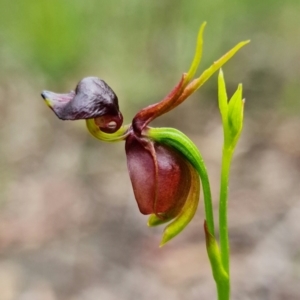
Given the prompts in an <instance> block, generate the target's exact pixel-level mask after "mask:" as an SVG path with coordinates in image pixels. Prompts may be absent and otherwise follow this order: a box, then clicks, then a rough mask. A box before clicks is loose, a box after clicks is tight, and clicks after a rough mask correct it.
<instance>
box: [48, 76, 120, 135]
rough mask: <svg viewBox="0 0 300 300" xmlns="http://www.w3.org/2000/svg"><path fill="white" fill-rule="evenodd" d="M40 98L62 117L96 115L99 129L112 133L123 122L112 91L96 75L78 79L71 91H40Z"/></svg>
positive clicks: (89, 116) (72, 117)
mask: <svg viewBox="0 0 300 300" xmlns="http://www.w3.org/2000/svg"><path fill="white" fill-rule="evenodd" d="M42 97H43V98H44V99H45V100H46V101H47V104H48V105H49V106H50V108H51V109H52V110H53V111H54V113H55V114H56V115H57V116H58V118H60V119H62V120H79V119H93V118H96V120H95V121H96V123H97V124H98V125H99V127H100V129H101V130H102V131H104V132H107V133H113V132H116V131H117V130H118V129H119V128H120V127H121V125H122V123H123V117H122V114H121V112H120V111H119V104H118V98H117V96H116V94H115V93H114V92H113V90H112V89H111V88H110V87H109V86H108V85H107V84H106V83H105V82H104V81H103V80H101V79H99V78H97V77H86V78H84V79H82V80H81V81H80V82H79V83H78V85H77V87H76V89H75V92H74V91H71V92H70V93H68V94H56V93H52V92H49V91H43V93H42Z"/></svg>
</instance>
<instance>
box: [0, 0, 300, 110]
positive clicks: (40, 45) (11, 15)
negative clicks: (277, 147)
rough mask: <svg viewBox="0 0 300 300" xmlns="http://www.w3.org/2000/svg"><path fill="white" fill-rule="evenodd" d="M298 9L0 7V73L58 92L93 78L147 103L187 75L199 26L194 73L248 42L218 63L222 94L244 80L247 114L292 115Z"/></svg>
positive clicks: (289, 4) (272, 1)
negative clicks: (200, 56)
mask: <svg viewBox="0 0 300 300" xmlns="http://www.w3.org/2000/svg"><path fill="white" fill-rule="evenodd" d="M299 9H300V2H299V1H296V0H290V1H285V2H282V1H279V0H266V1H256V2H253V1H252V0H242V1H237V0H231V1H221V0H213V1H211V0H202V1H198V0H188V1H185V0H179V1H174V0H166V1H137V0H130V1H129V0H127V1H126V0H122V1H120V0H119V1H117V0H112V1H99V0H89V1H82V0H72V1H71V0H52V1H36V0H26V1H10V0H0V22H1V23H0V25H1V31H0V43H1V44H0V63H1V71H0V72H1V74H2V76H7V74H8V73H10V72H12V70H14V71H18V70H20V69H23V70H24V69H25V72H27V71H28V74H29V75H30V76H32V77H33V78H34V77H35V76H39V75H40V74H41V73H42V74H43V76H45V77H46V78H48V79H50V80H51V81H53V82H54V85H58V86H61V85H62V86H64V82H66V81H67V82H69V81H70V79H72V80H76V81H77V80H78V79H80V78H82V77H83V76H86V75H96V76H99V77H102V78H104V79H107V80H108V81H109V82H110V84H111V85H112V86H113V87H114V88H115V89H116V90H117V93H118V91H120V92H121V93H122V94H123V97H125V98H126V99H128V101H129V102H130V103H131V102H132V103H136V102H137V103H138V102H140V101H142V102H147V103H148V102H153V99H156V100H159V99H157V95H162V96H163V95H164V93H166V92H167V91H168V90H169V89H170V88H171V87H172V85H173V84H174V83H175V82H176V81H177V80H178V78H179V77H180V75H181V73H182V72H184V71H187V70H186V69H187V67H188V66H189V63H190V60H191V58H192V55H193V51H194V47H195V38H196V34H197V30H198V27H199V26H200V24H201V23H202V22H203V21H207V22H208V26H207V29H206V32H205V45H204V61H203V64H204V66H203V67H202V68H204V67H206V66H207V65H208V64H210V62H211V61H212V60H215V59H217V58H218V57H219V56H220V55H222V54H223V53H224V52H225V51H226V50H228V49H229V48H230V47H232V46H233V45H234V44H235V43H237V42H238V41H240V40H245V39H251V40H252V43H251V45H250V46H248V47H247V49H245V50H243V51H242V53H241V54H239V55H238V57H236V58H235V62H232V63H230V65H229V66H228V67H227V66H226V70H225V73H226V75H227V76H226V77H227V78H228V79H229V82H228V84H229V90H230V88H231V86H232V90H233V88H234V87H235V86H236V84H237V82H236V81H235V82H232V83H231V82H230V78H235V80H238V81H239V82H240V81H243V82H244V85H245V88H246V90H245V94H246V97H247V98H249V99H250V98H251V103H250V104H249V106H250V107H249V109H251V107H253V108H254V109H255V107H257V105H258V104H259V105H262V108H263V107H266V108H270V105H271V106H272V107H276V109H280V110H282V111H284V112H289V111H290V113H293V112H294V111H295V109H294V107H298V104H297V103H299V101H297V100H296V97H295V95H294V93H293V92H292V91H290V90H289V88H288V87H289V86H292V89H291V90H295V91H296V90H297V85H296V88H293V85H294V84H293V82H295V80H294V78H295V76H299V75H300V74H299V68H297V67H299V63H298V56H299V54H298V53H299V47H300V45H299V34H297V33H299V28H300V22H299V18H298V14H297V12H298V11H299ZM200 68H201V67H200ZM231 73H232V76H231ZM233 73H234V74H233ZM73 78H74V79H73ZM211 86H212V85H211ZM213 86H214V88H215V87H216V84H215V82H214V83H213ZM247 89H248V91H247ZM287 90H288V91H287ZM214 92H215V90H214ZM291 94H292V95H291ZM266 95H269V97H267V99H266ZM279 95H282V97H281V98H280V99H279V98H278V96H279ZM274 96H275V97H276V98H278V99H277V101H276V100H274ZM287 98H288V99H287ZM291 98H293V99H295V100H293V99H291ZM283 101H286V102H287V103H288V107H292V109H291V110H289V108H287V109H286V108H284V107H285V106H286V105H285V102H284V103H282V102H283ZM262 103H263V104H262ZM274 103H275V105H274ZM277 104H278V105H277ZM140 105H141V106H143V103H141V104H140ZM247 105H248V104H247Z"/></svg>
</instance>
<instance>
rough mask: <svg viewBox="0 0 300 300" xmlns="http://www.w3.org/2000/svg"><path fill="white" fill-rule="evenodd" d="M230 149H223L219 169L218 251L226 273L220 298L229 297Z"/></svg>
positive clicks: (231, 152)
mask: <svg viewBox="0 0 300 300" xmlns="http://www.w3.org/2000/svg"><path fill="white" fill-rule="evenodd" d="M232 154H233V151H232V149H230V148H229V149H228V148H225V147H224V149H223V155H222V170H221V187H220V204H219V226H220V252H221V261H222V265H223V267H224V270H225V271H226V273H227V274H228V297H227V298H224V297H223V298H220V299H229V290H230V268H229V236H228V221H227V204H228V183H229V172H230V164H231V159H232Z"/></svg>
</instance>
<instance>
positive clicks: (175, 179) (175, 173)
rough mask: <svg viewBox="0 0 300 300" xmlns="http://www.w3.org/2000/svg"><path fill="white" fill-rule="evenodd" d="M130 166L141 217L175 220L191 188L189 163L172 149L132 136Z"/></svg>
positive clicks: (127, 149) (129, 150) (128, 142)
mask: <svg viewBox="0 0 300 300" xmlns="http://www.w3.org/2000/svg"><path fill="white" fill-rule="evenodd" d="M126 154H127V165H128V170H129V175H130V179H131V182H132V186H133V191H134V195H135V198H136V200H137V204H138V207H139V209H140V211H141V213H142V214H152V213H154V214H156V215H157V216H159V217H161V218H162V219H165V218H169V217H175V216H176V215H178V213H179V212H180V210H181V209H182V207H183V205H184V203H185V201H186V198H187V195H188V192H189V190H190V186H191V174H190V171H189V168H188V165H187V162H186V161H185V160H184V158H182V157H181V156H180V155H179V154H178V153H177V152H176V151H175V150H173V149H172V148H170V147H168V146H165V145H161V144H158V143H156V142H153V141H151V140H145V139H142V138H139V137H137V136H135V135H134V133H132V134H131V135H130V136H129V137H128V138H127V139H126Z"/></svg>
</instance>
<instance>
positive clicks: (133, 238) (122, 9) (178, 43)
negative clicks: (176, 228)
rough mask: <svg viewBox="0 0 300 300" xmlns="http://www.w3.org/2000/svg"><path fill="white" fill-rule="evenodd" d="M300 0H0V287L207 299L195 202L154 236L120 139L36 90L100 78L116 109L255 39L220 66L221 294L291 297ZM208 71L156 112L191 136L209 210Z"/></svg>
mask: <svg viewBox="0 0 300 300" xmlns="http://www.w3.org/2000/svg"><path fill="white" fill-rule="evenodd" d="M299 12H300V2H299V1H298V0H290V1H279V0H273V1H271V0H265V1H252V0H240V1H234V0H230V1H224V0H223V1H221V0H202V1H197V0H179V1H174V0H165V1H137V0H119V1H116V0H111V1H99V0H89V1H80V0H72V1H67V0H65V1H62V0H52V1H36V0H26V1H10V0H0V154H1V155H0V300H15V299H16V300H57V299H59V300H60V299H63V300H94V299H97V300H98V299H101V300H114V299H124V300H127V299H128V300H129V299H130V300H132V299H138V300H148V299H157V300H160V299H170V300H182V299H188V300H193V299H202V300H206V299H207V300H211V299H216V294H215V286H214V282H213V279H212V276H211V271H210V266H209V263H208V259H207V256H206V249H205V242H204V233H203V229H202V226H203V219H204V214H203V202H202V203H201V205H200V207H199V210H198V212H197V215H196V217H195V218H194V219H193V221H192V222H191V224H190V225H189V226H188V227H187V228H186V230H185V231H184V232H183V233H182V234H181V235H180V236H178V237H177V238H176V239H174V240H173V241H172V242H170V243H169V244H168V245H166V246H165V247H164V248H162V249H159V248H158V245H159V242H160V238H161V233H162V230H163V228H155V229H153V228H152V229H149V228H147V226H146V222H147V217H145V216H143V215H141V214H140V213H139V211H138V208H137V205H136V203H135V199H134V197H133V192H132V188H131V183H130V181H129V176H128V173H127V169H126V158H125V153H124V145H123V144H122V143H115V144H105V143H101V142H99V141H97V140H96V139H94V138H93V137H92V136H91V135H90V134H89V133H88V132H87V130H86V128H85V123H84V122H83V121H82V122H81V121H78V122H62V121H60V120H58V119H57V118H56V117H55V115H54V114H53V113H52V112H51V111H50V110H49V108H47V106H46V105H45V103H44V101H43V99H42V98H41V96H40V93H41V91H42V90H43V89H47V90H52V91H56V92H68V91H69V90H71V89H74V88H75V86H76V84H77V82H78V81H79V80H80V79H81V78H83V77H85V76H98V77H100V78H102V79H104V80H105V81H106V82H107V83H108V84H109V85H110V86H111V87H112V88H113V90H114V91H115V92H116V94H117V95H118V97H119V104H120V107H121V110H122V112H123V115H124V118H125V123H129V122H130V121H131V119H132V117H133V116H134V115H135V113H136V112H137V111H138V110H139V109H141V108H142V107H144V106H146V105H149V104H151V103H154V102H157V101H159V100H160V99H162V98H163V97H164V96H165V95H166V94H167V93H168V92H169V91H170V89H171V88H172V87H173V86H174V85H175V84H176V83H177V82H178V80H179V78H180V76H181V74H182V73H183V72H184V71H187V69H188V67H189V65H190V62H191V60H192V57H193V54H194V48H195V41H196V36H197V32H198V28H199V26H200V24H201V23H202V22H203V21H207V22H208V25H207V27H206V30H205V36H204V55H203V60H202V63H201V66H200V69H201V70H203V69H204V68H206V67H208V66H209V65H210V64H211V62H212V61H214V60H216V59H217V58H219V57H220V56H221V55H223V54H224V53H225V52H226V51H227V50H229V49H230V48H231V47H232V46H234V45H235V44H236V43H237V42H239V41H241V40H246V39H251V44H250V45H248V46H246V47H245V48H243V49H242V50H241V51H240V52H239V53H238V54H237V55H236V56H235V57H234V58H233V59H232V60H231V61H230V62H229V63H227V64H226V65H225V67H224V68H223V70H224V73H225V78H226V82H227V86H228V92H229V94H232V93H233V92H234V90H235V89H236V87H237V84H238V83H240V82H242V83H243V86H244V96H245V98H246V107H245V109H246V111H245V124H244V131H243V134H242V137H241V141H240V143H239V145H238V149H237V152H236V154H235V157H234V161H233V165H232V173H231V184H230V202H229V224H230V238H231V254H232V256H231V265H232V294H233V296H232V299H239V300H244V299H245V300H246V299H251V300H254V299H263V300H265V299H272V300H277V299H278V300H279V299H291V300H292V299H300V289H299V282H300V222H299V219H300V196H299V195H300V185H299V176H300V135H299V132H300V100H299V94H300V84H299V78H300V37H299V33H300V31H299V28H300V18H299ZM216 88H217V76H216V75H215V76H214V77H213V78H212V79H211V80H210V81H209V82H207V83H206V84H205V85H204V86H203V87H202V88H201V89H200V90H199V91H197V92H196V93H195V94H194V95H193V96H192V97H190V98H189V100H187V101H186V102H185V103H183V104H182V105H181V106H180V107H178V108H177V109H176V110H175V111H172V112H171V113H169V114H168V115H166V116H163V117H161V118H160V119H159V120H157V121H156V122H154V124H153V125H156V126H171V127H176V128H178V129H180V130H182V131H183V132H184V133H186V134H187V135H188V136H189V137H190V138H192V139H193V141H194V142H195V143H196V145H197V146H198V147H199V149H200V150H201V152H202V154H203V157H204V159H205V161H206V164H207V168H208V171H209V175H210V179H211V185H212V192H213V197H214V205H215V209H216V213H217V199H218V192H219V186H218V184H219V183H218V182H219V172H220V160H221V147H222V128H221V122H220V117H219V113H218V108H217V89H216Z"/></svg>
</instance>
